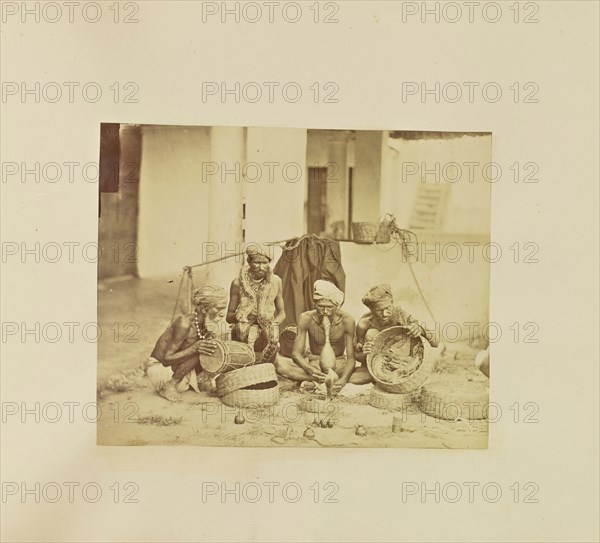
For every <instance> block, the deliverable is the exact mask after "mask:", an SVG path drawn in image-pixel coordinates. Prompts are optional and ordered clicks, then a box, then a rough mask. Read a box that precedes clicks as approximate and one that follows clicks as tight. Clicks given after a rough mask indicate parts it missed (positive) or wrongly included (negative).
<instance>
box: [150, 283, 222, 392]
mask: <svg viewBox="0 0 600 543" xmlns="http://www.w3.org/2000/svg"><path fill="white" fill-rule="evenodd" d="M192 302H193V304H194V312H193V313H190V314H188V315H181V316H180V317H178V318H177V319H175V320H174V321H173V322H172V323H171V324H170V325H169V327H168V328H167V329H166V330H165V332H163V334H162V335H161V336H160V338H159V339H158V341H157V342H156V346H155V347H154V350H153V351H152V355H151V357H152V359H154V360H157V361H158V362H160V364H158V363H154V364H152V365H150V366H149V367H148V376H149V377H150V380H151V381H152V383H153V384H154V386H155V388H156V389H157V391H158V393H159V394H160V395H161V396H162V397H163V398H166V399H167V400H169V401H172V402H177V401H180V399H181V398H180V395H179V393H180V392H183V391H184V390H187V389H188V388H189V387H190V386H191V387H192V388H194V390H196V392H198V391H199V389H198V383H197V374H199V373H201V372H202V368H201V366H200V356H201V355H203V354H206V355H211V354H213V353H214V352H215V348H216V347H215V343H214V342H212V341H210V340H211V339H213V338H220V337H222V335H224V327H223V326H222V325H223V324H224V323H223V317H224V316H225V308H226V307H227V291H226V290H225V289H222V288H220V287H211V286H206V287H203V288H200V289H197V290H196V291H194V293H193V296H192ZM169 375H172V377H171V378H170V379H169V378H168V376H169ZM165 377H166V378H165Z"/></svg>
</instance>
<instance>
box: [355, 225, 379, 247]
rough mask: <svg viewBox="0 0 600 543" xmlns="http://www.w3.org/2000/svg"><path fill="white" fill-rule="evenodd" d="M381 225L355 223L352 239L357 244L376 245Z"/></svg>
mask: <svg viewBox="0 0 600 543" xmlns="http://www.w3.org/2000/svg"><path fill="white" fill-rule="evenodd" d="M378 231H379V225H378V224H377V223H375V222H353V223H352V239H353V240H354V241H355V242H356V243H375V237H376V236H377V232H378Z"/></svg>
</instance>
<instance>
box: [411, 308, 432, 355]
mask: <svg viewBox="0 0 600 543" xmlns="http://www.w3.org/2000/svg"><path fill="white" fill-rule="evenodd" d="M406 322H407V323H408V327H409V328H410V329H411V331H412V332H413V335H414V336H415V337H416V336H423V337H424V338H425V339H426V340H427V341H428V342H429V345H431V346H432V347H437V346H438V341H437V339H436V338H435V336H434V335H433V334H432V333H431V332H430V331H429V330H427V329H426V328H425V327H424V326H422V325H421V324H419V321H418V320H417V319H415V318H413V317H412V315H409V316H408V317H407V319H406Z"/></svg>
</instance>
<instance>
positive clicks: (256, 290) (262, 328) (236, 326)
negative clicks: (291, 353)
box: [226, 245, 285, 362]
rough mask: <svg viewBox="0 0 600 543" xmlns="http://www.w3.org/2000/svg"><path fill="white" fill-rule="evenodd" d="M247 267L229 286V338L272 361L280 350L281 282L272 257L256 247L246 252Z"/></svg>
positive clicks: (281, 318)
mask: <svg viewBox="0 0 600 543" xmlns="http://www.w3.org/2000/svg"><path fill="white" fill-rule="evenodd" d="M246 255H247V258H246V261H247V264H248V265H247V266H243V267H242V269H241V271H240V275H239V277H236V278H235V279H234V280H233V281H232V283H231V289H230V292H229V307H228V308H227V317H226V319H227V322H228V323H230V324H233V329H232V338H233V339H234V340H235V341H241V342H243V343H248V344H249V345H250V346H252V347H253V348H254V350H255V351H256V352H262V353H263V354H262V361H263V362H274V361H275V356H276V355H277V350H278V349H279V325H280V324H281V323H282V322H283V321H284V320H285V310H284V307H283V294H282V291H283V289H282V286H281V279H280V278H279V277H278V276H277V275H275V274H274V273H272V271H271V268H270V263H271V257H270V256H269V254H268V253H267V252H266V251H263V250H261V249H260V247H258V246H255V245H253V246H250V247H248V248H247V249H246Z"/></svg>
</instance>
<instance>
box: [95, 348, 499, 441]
mask: <svg viewBox="0 0 600 543" xmlns="http://www.w3.org/2000/svg"><path fill="white" fill-rule="evenodd" d="M476 353H477V349H476V348H474V347H471V346H468V345H461V346H460V349H459V350H454V352H452V351H450V352H449V353H447V354H445V355H444V356H440V355H439V353H429V355H430V356H436V362H435V364H434V370H437V371H434V373H432V375H431V377H430V378H429V381H428V382H434V381H437V382H443V383H448V385H449V386H451V385H455V386H456V385H458V386H461V387H464V386H466V385H468V383H472V385H473V386H474V387H475V388H476V389H478V390H482V387H485V386H487V383H486V381H487V379H486V378H485V377H484V376H483V375H482V374H481V373H480V372H479V371H478V370H477V369H476V368H475V367H474V357H475V354H476ZM371 387H372V385H363V386H362V387H355V388H354V391H353V392H354V393H355V394H354V395H353V396H351V397H343V396H338V397H337V398H335V399H334V400H332V401H331V402H330V403H326V402H323V403H322V404H321V403H320V405H322V410H321V412H320V413H318V414H315V413H313V412H308V411H304V410H303V409H302V407H303V404H302V399H303V396H305V395H310V394H311V393H303V392H300V391H299V390H298V387H297V385H296V384H294V383H292V382H290V381H287V380H283V381H282V382H280V388H281V398H280V401H279V403H278V404H277V405H275V406H271V407H264V408H262V409H260V410H259V409H256V408H245V409H242V410H237V409H236V408H233V407H228V406H225V405H224V404H222V403H221V402H220V400H219V399H218V398H217V397H216V396H213V395H211V394H210V393H206V392H204V393H200V394H198V393H196V392H194V391H192V390H191V389H190V390H189V391H187V392H185V393H183V395H182V401H181V403H179V404H173V403H170V402H168V401H167V400H165V399H163V398H161V397H160V396H159V395H158V394H157V393H156V392H155V391H154V389H153V388H152V386H151V384H150V381H149V379H148V377H147V376H145V372H144V370H143V369H142V368H141V367H138V368H134V369H129V370H125V371H124V372H122V373H119V374H116V375H113V376H111V377H109V378H108V379H106V380H105V381H104V382H103V383H102V384H101V385H100V386H99V390H98V406H99V411H98V412H99V420H98V433H97V437H98V444H99V445H204V446H228V447H238V446H251V447H273V446H276V447H401V448H402V447H421V448H450V449H454V448H458V449H480V448H487V442H488V423H487V420H467V419H466V418H457V419H456V420H442V419H438V418H435V417H430V416H428V415H425V414H424V413H422V412H421V411H420V410H419V408H418V405H417V404H416V403H413V404H412V405H411V406H409V408H407V409H405V410H404V411H389V410H382V409H378V408H375V407H372V406H370V405H369V404H368V396H369V392H370V388H371ZM237 414H240V415H241V416H242V417H243V418H244V422H243V423H242V424H236V423H235V422H234V419H235V417H236V415H237ZM394 417H397V418H399V419H400V421H401V424H402V429H401V431H400V432H393V431H392V422H393V419H394ZM319 419H325V420H328V419H331V420H333V421H334V426H333V428H329V427H326V428H322V427H321V426H318V425H315V422H316V421H318V420H319ZM358 426H362V427H363V428H364V430H365V435H357V433H356V430H357V427H358ZM307 428H310V429H312V432H313V433H314V436H310V435H309V436H307V437H305V436H304V434H305V431H306V430H307ZM308 433H309V434H310V432H308ZM359 433H360V431H359Z"/></svg>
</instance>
